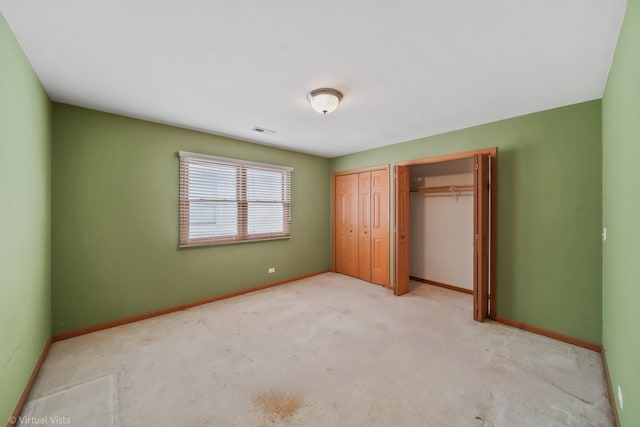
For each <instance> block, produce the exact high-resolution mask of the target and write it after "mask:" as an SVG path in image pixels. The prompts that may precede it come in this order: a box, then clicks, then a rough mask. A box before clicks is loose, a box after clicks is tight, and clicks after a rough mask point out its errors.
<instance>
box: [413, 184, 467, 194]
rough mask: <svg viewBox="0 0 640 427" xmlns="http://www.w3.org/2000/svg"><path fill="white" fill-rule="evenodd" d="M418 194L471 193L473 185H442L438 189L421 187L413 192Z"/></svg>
mask: <svg viewBox="0 0 640 427" xmlns="http://www.w3.org/2000/svg"><path fill="white" fill-rule="evenodd" d="M415 191H416V192H418V193H462V192H467V191H473V185H443V186H439V187H422V188H418V189H417V190H415Z"/></svg>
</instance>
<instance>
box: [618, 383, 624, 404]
mask: <svg viewBox="0 0 640 427" xmlns="http://www.w3.org/2000/svg"><path fill="white" fill-rule="evenodd" d="M618 402H619V403H620V410H622V409H623V408H624V398H623V397H622V387H620V384H618Z"/></svg>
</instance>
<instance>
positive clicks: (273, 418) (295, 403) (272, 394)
mask: <svg viewBox="0 0 640 427" xmlns="http://www.w3.org/2000/svg"><path fill="white" fill-rule="evenodd" d="M253 403H254V404H255V405H256V406H257V407H259V408H260V409H261V410H262V412H263V414H264V416H265V418H266V419H267V420H268V421H270V422H272V423H275V422H277V421H281V422H289V420H290V419H291V417H292V416H293V415H294V414H295V413H296V412H297V411H298V409H300V407H301V406H302V399H300V398H298V397H296V396H290V395H287V394H285V393H282V392H280V391H268V392H266V393H262V394H260V395H258V396H254V398H253Z"/></svg>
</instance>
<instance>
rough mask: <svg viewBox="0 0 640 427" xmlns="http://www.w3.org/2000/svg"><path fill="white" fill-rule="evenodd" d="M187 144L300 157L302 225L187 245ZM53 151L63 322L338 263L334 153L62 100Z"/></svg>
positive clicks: (295, 179)
mask: <svg viewBox="0 0 640 427" xmlns="http://www.w3.org/2000/svg"><path fill="white" fill-rule="evenodd" d="M180 150H184V151H192V152H197V153H204V154H212V155H218V156H224V157H232V158H239V159H245V160H251V161H257V162H265V163H273V164H281V165H287V166H291V167H293V168H294V170H293V174H292V211H293V216H292V236H293V237H292V238H291V239H290V240H278V241H268V242H251V243H241V244H234V245H224V246H209V247H200V248H190V249H177V244H178V158H177V155H176V153H177V152H178V151H180ZM52 155H53V176H52V179H53V181H52V182H53V184H52V192H53V193H52V195H53V204H52V217H53V228H52V250H53V257H52V265H53V331H54V333H59V332H63V331H68V330H73V329H77V328H80V327H85V326H90V325H94V324H97V323H101V322H105V321H109V320H114V319H120V318H123V317H126V316H131V315H134V314H139V313H144V312H148V311H153V310H157V309H161V308H165V307H170V306H175V305H178V304H182V303H186V302H191V301H195V300H198V299H202V298H206V297H210V296H214V295H220V294H224V293H228V292H232V291H237V290H240V289H243V288H248V287H252V286H256V285H261V284H264V283H268V282H273V281H277V280H283V279H287V278H291V277H295V276H299V275H303V274H307V273H313V272H318V271H321V270H325V269H328V268H330V247H329V238H330V230H329V217H330V210H329V187H328V184H327V181H328V176H329V160H328V159H325V158H321V157H316V156H310V155H306V154H300V153H294V152H291V151H285V150H280V149H276V148H271V147H266V146H261V145H255V144H250V143H247V142H241V141H237V140H232V139H228V138H223V137H219V136H213V135H208V134H203V133H198V132H193V131H188V130H185V129H179V128H175V127H170V126H164V125H159V124H154V123H149V122H145V121H141V120H135V119H131V118H125V117H121V116H116V115H111V114H106V113H101V112H97V111H92V110H87V109H83V108H79V107H72V106H69V105H64V104H55V103H54V104H53V154H52ZM268 267H275V268H276V273H274V274H267V268H268Z"/></svg>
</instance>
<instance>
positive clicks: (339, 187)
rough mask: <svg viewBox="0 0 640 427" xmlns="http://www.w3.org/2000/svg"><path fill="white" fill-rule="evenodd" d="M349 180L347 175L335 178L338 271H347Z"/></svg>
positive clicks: (336, 266)
mask: <svg viewBox="0 0 640 427" xmlns="http://www.w3.org/2000/svg"><path fill="white" fill-rule="evenodd" d="M348 184H349V182H348V180H347V177H346V176H343V175H340V176H336V180H335V196H334V197H335V199H334V200H335V202H334V207H333V209H334V211H335V213H334V215H335V219H334V221H335V224H334V227H335V269H336V272H338V273H346V271H347V247H348V245H347V234H348V230H349V229H348V222H349V219H348V215H347V209H348V206H349V203H348V200H347V198H348V196H349V191H348Z"/></svg>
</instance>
